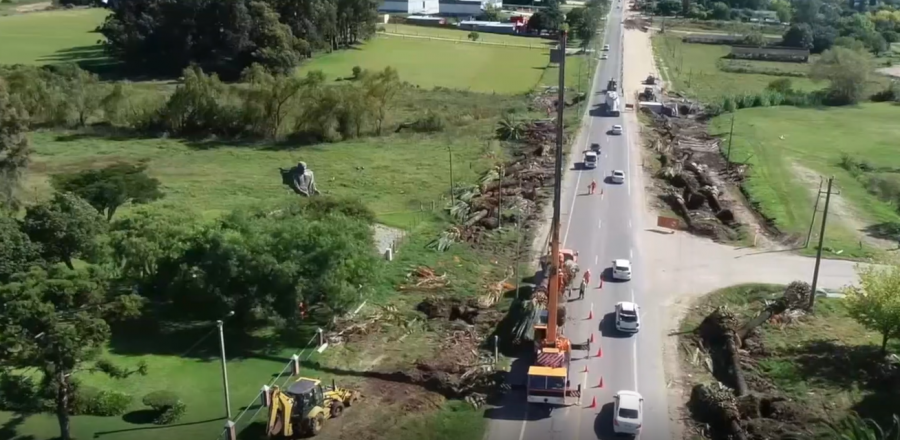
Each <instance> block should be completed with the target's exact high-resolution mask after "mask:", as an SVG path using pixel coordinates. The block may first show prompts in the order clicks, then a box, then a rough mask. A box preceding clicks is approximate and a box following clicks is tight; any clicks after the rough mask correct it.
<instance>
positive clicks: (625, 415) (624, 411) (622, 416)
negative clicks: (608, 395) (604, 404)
mask: <svg viewBox="0 0 900 440" xmlns="http://www.w3.org/2000/svg"><path fill="white" fill-rule="evenodd" d="M615 400H616V406H615V410H614V413H613V432H615V433H616V434H628V435H634V436H636V435H638V434H640V433H641V424H642V423H643V421H644V398H643V397H642V396H641V395H640V394H639V393H638V392H637V391H619V392H618V393H616V397H615Z"/></svg>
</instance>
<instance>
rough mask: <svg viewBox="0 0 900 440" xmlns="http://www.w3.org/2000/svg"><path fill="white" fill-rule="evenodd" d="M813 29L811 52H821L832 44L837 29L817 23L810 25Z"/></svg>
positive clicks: (836, 34)
mask: <svg viewBox="0 0 900 440" xmlns="http://www.w3.org/2000/svg"><path fill="white" fill-rule="evenodd" d="M812 31H813V47H812V50H811V52H812V53H822V52H824V51H826V50H828V49H831V46H833V45H834V40H835V38H837V37H838V31H837V29H835V28H833V27H831V26H826V25H821V24H817V25H814V26H813V27H812Z"/></svg>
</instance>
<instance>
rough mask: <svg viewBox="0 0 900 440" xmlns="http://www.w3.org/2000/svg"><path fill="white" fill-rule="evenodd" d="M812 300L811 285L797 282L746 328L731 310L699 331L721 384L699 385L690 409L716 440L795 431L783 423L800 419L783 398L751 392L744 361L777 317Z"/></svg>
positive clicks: (705, 321)
mask: <svg viewBox="0 0 900 440" xmlns="http://www.w3.org/2000/svg"><path fill="white" fill-rule="evenodd" d="M810 295H812V289H811V288H810V286H809V284H807V283H805V282H803V281H794V282H792V283H791V284H789V285H788V286H787V288H786V289H785V291H784V293H783V294H782V295H781V296H780V297H778V298H776V299H774V300H772V301H767V302H766V305H765V307H764V308H763V309H762V310H761V311H760V312H759V313H758V314H757V315H756V316H755V317H754V318H753V319H751V320H749V321H748V322H746V323H743V324H742V323H741V322H739V320H738V318H737V317H736V316H735V315H734V314H733V313H732V312H730V311H729V310H728V309H727V308H725V307H717V308H716V309H714V310H713V311H712V312H711V313H710V314H709V315H707V316H706V317H705V318H704V319H703V321H702V322H701V323H700V325H699V326H698V327H697V329H695V333H696V335H697V340H698V343H699V344H700V347H701V348H702V349H704V350H706V352H707V353H708V354H709V357H710V358H711V364H712V373H713V376H714V377H715V378H716V380H717V382H713V383H709V384H697V385H695V386H694V388H693V390H692V392H691V399H690V401H689V403H688V407H689V409H690V410H691V413H692V415H693V416H694V419H695V420H697V421H698V422H701V423H702V424H703V425H704V427H705V428H706V430H707V432H708V434H709V436H710V437H712V438H729V439H746V438H750V437H748V433H749V434H753V431H754V429H755V428H754V427H756V426H763V425H765V424H771V425H778V427H779V429H782V430H787V431H790V429H791V428H790V425H791V423H783V424H782V423H780V422H794V421H795V420H793V418H795V417H797V416H796V415H795V414H794V412H793V411H792V410H791V407H790V404H789V402H786V401H785V399H783V398H781V397H780V396H777V395H776V396H766V395H761V394H759V393H758V392H756V391H754V390H751V389H750V388H749V387H748V385H747V381H746V379H745V377H744V372H743V370H742V363H743V362H742V357H743V356H744V355H745V354H746V351H744V349H743V345H744V344H745V343H746V342H748V341H750V340H752V339H751V338H753V337H754V336H755V335H756V334H758V332H757V331H756V330H757V328H758V327H759V326H760V325H762V324H764V323H766V322H768V321H770V319H771V318H772V317H773V316H779V315H782V314H785V313H791V312H794V311H801V312H802V311H805V310H807V309H808V307H809V305H810V303H809V300H810ZM759 419H766V420H759ZM769 419H771V420H769ZM751 437H754V438H755V437H757V436H751ZM763 437H765V435H763Z"/></svg>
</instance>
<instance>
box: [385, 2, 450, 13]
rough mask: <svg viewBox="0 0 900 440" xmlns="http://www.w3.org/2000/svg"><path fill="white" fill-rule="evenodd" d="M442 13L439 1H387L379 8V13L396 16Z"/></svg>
mask: <svg viewBox="0 0 900 440" xmlns="http://www.w3.org/2000/svg"><path fill="white" fill-rule="evenodd" d="M439 11H440V5H439V3H438V0H385V2H384V3H382V4H381V6H379V7H378V12H382V13H395V14H422V15H430V14H437V13H438V12H439Z"/></svg>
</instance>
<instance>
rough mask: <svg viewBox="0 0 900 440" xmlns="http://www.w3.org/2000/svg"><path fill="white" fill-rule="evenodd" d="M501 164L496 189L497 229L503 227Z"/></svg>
mask: <svg viewBox="0 0 900 440" xmlns="http://www.w3.org/2000/svg"><path fill="white" fill-rule="evenodd" d="M502 219H503V163H501V164H500V188H497V229H500V228H502V227H503V224H502V222H503V220H502Z"/></svg>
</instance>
